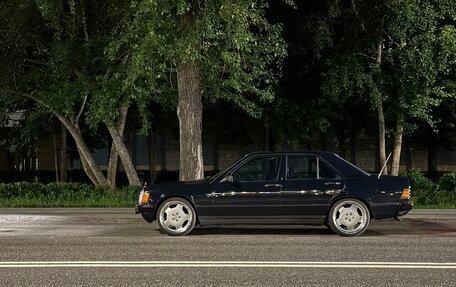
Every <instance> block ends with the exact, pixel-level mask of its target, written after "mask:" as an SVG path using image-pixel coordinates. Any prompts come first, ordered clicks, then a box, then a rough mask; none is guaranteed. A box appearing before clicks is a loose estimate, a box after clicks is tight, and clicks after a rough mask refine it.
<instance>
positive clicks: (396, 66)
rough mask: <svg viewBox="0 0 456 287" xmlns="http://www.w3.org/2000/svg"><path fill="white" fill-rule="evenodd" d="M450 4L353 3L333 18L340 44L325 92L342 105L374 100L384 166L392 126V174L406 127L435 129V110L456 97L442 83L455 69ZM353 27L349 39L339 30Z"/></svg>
mask: <svg viewBox="0 0 456 287" xmlns="http://www.w3.org/2000/svg"><path fill="white" fill-rule="evenodd" d="M450 2H451V1H440V2H438V3H434V2H432V1H406V2H396V1H389V0H385V1H382V2H375V3H365V2H362V3H361V2H359V3H358V2H357V1H352V2H351V5H349V6H341V7H339V8H338V9H340V10H341V9H345V10H343V11H344V12H346V13H336V17H334V18H333V19H332V20H331V21H333V22H332V25H333V28H332V29H333V33H334V35H335V36H334V37H340V38H339V39H341V40H337V41H333V42H334V43H337V46H335V47H334V48H335V50H336V53H334V56H333V57H332V58H330V61H329V63H330V64H329V67H330V68H329V70H328V72H327V76H326V80H325V83H324V85H323V92H324V93H325V94H326V95H329V96H330V97H331V98H333V99H337V100H338V101H347V100H351V99H353V96H354V95H357V96H368V97H369V98H370V101H371V103H372V106H373V107H376V109H377V114H378V123H379V147H380V148H379V150H380V161H381V163H382V164H383V163H384V162H385V160H386V145H385V139H386V137H385V134H386V128H385V123H387V122H389V121H392V122H394V128H393V134H394V143H393V157H392V164H391V174H392V175H397V174H398V171H399V161H400V154H401V146H402V137H403V133H404V128H405V126H406V125H407V123H408V122H410V121H411V120H424V121H426V122H427V123H428V124H430V125H433V124H434V119H433V118H432V117H431V112H432V109H433V108H434V107H436V106H438V105H440V103H441V101H442V99H443V98H445V97H449V96H451V95H452V96H454V90H453V92H452V91H451V89H452V88H451V86H448V85H442V83H443V82H442V80H441V79H443V78H446V77H448V73H449V71H450V70H451V69H450V67H452V66H453V67H454V64H453V63H452V60H451V57H449V55H450V54H451V51H450V50H451V49H448V47H450V46H451V44H452V42H451V41H454V40H451V38H452V37H451V36H450V37H449V36H448V35H451V34H453V35H454V29H455V27H454V25H451V24H448V23H451V21H450V22H448V19H451V17H454V8H452V6H451V4H450ZM451 15H453V16H451ZM347 18H348V19H347ZM354 23H356V26H357V27H359V29H358V30H357V32H355V33H351V34H350V36H351V37H347V34H346V33H345V32H343V31H344V30H341V29H346V30H348V29H350V27H353V24H354ZM346 30H345V31H346ZM372 47H374V48H372ZM453 47H454V46H453ZM453 50H454V49H453ZM385 107H386V111H385ZM386 114H387V115H389V118H390V119H386V118H385V115H386Z"/></svg>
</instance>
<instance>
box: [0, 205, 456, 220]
mask: <svg viewBox="0 0 456 287" xmlns="http://www.w3.org/2000/svg"><path fill="white" fill-rule="evenodd" d="M402 218H403V219H404V220H425V221H432V222H434V223H437V222H444V221H452V220H456V209H414V210H412V211H410V213H408V214H407V215H405V216H404V217H402ZM0 223H1V224H8V223H9V224H15V223H21V224H43V223H53V224H58V223H59V224H76V223H79V224H112V223H118V224H127V223H128V224H132V223H134V224H139V223H146V222H145V221H144V219H143V218H142V216H141V215H140V214H135V212H134V209H133V208H0Z"/></svg>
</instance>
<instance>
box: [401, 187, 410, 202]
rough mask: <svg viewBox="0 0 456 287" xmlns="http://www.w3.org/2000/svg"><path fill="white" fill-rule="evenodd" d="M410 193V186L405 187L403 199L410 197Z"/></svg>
mask: <svg viewBox="0 0 456 287" xmlns="http://www.w3.org/2000/svg"><path fill="white" fill-rule="evenodd" d="M410 193H411V191H410V188H404V190H402V195H401V199H410Z"/></svg>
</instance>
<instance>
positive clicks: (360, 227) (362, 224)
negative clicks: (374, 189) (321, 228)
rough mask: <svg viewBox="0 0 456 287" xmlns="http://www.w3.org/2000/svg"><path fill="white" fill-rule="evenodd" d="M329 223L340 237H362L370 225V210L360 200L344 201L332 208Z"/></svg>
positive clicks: (350, 199) (349, 199)
mask: <svg viewBox="0 0 456 287" xmlns="http://www.w3.org/2000/svg"><path fill="white" fill-rule="evenodd" d="M328 223H329V226H330V227H331V229H332V230H333V231H334V232H335V233H337V234H339V235H342V236H358V235H361V234H363V232H364V231H366V229H367V227H368V226H369V223H370V213H369V209H367V207H366V205H365V204H364V203H363V202H362V201H360V200H358V199H354V198H347V199H342V200H340V201H338V202H336V203H335V204H334V205H333V206H332V207H331V210H330V211H329V214H328Z"/></svg>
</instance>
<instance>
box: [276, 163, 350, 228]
mask: <svg viewBox="0 0 456 287" xmlns="http://www.w3.org/2000/svg"><path fill="white" fill-rule="evenodd" d="M285 164H286V175H285V179H284V181H283V183H282V189H281V215H282V217H283V219H284V220H287V221H290V222H296V223H318V224H321V223H322V222H323V221H324V219H325V217H326V214H327V213H328V210H329V207H330V202H331V199H332V198H333V197H334V196H336V195H337V194H338V193H340V192H341V191H342V190H343V189H344V181H343V179H342V178H341V177H340V176H339V175H338V174H337V173H336V171H335V170H334V169H333V168H331V167H330V166H329V165H328V164H326V163H325V162H324V161H322V160H321V159H320V158H319V157H317V156H316V155H313V154H307V155H306V154H303V155H289V156H287V157H286V158H285Z"/></svg>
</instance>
